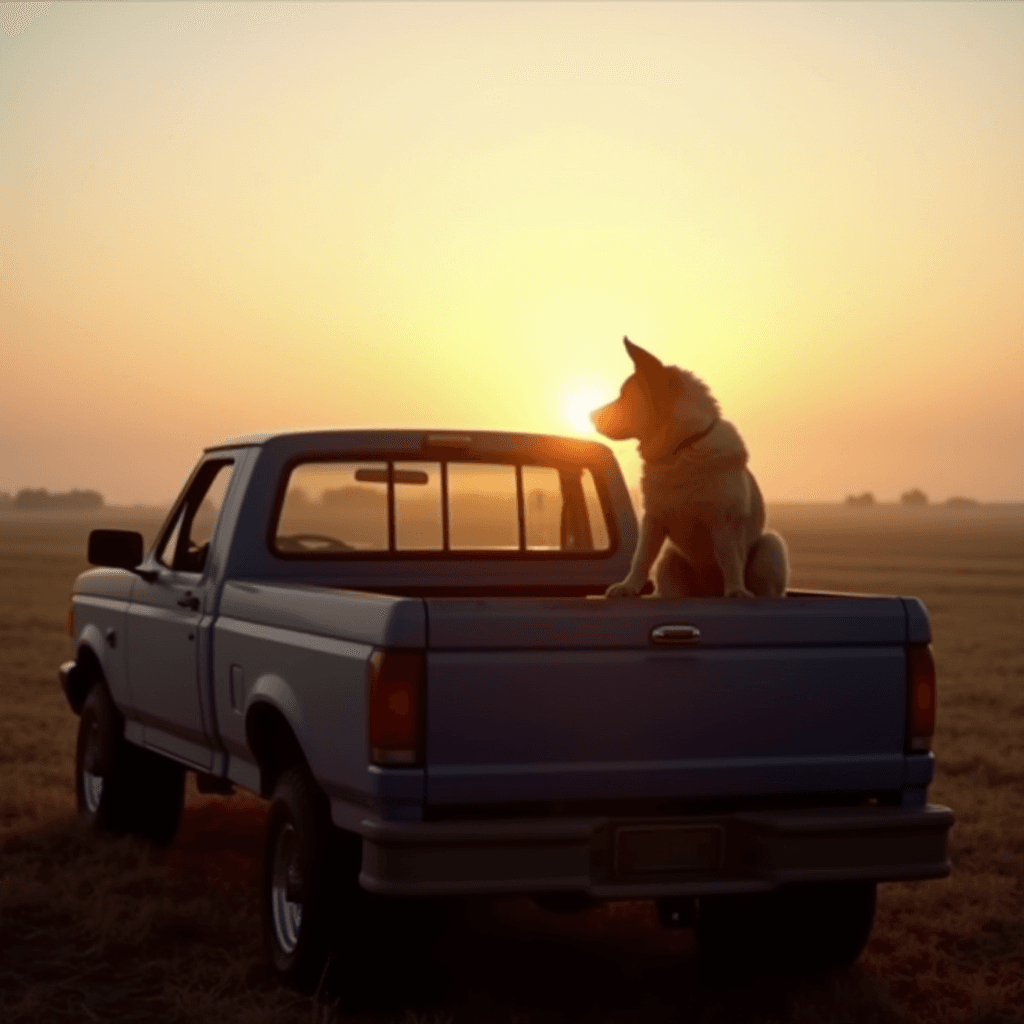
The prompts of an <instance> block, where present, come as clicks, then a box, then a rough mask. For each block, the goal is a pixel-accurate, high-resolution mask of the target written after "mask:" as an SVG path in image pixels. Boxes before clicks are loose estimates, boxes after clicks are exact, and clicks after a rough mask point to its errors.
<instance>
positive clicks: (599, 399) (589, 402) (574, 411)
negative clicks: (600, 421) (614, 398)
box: [562, 387, 611, 434]
mask: <svg viewBox="0 0 1024 1024" xmlns="http://www.w3.org/2000/svg"><path fill="white" fill-rule="evenodd" d="M610 400H611V399H610V398H609V397H608V396H607V395H606V394H605V393H604V392H603V391H600V390H599V389H598V388H596V387H580V388H577V389H576V390H575V391H573V392H572V393H571V394H570V395H569V397H568V398H567V399H566V401H565V404H564V405H563V406H562V416H563V418H564V419H565V421H566V422H567V423H568V424H569V426H571V427H572V429H573V430H574V431H575V432H576V433H577V434H593V433H594V425H593V424H592V423H591V422H590V413H592V412H593V411H594V410H595V409H599V408H600V407H601V406H602V405H607V404H608V402H609V401H610Z"/></svg>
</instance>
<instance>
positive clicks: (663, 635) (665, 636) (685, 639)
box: [651, 623, 700, 644]
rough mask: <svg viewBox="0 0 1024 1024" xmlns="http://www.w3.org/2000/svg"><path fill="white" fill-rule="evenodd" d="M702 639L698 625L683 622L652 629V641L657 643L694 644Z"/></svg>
mask: <svg viewBox="0 0 1024 1024" xmlns="http://www.w3.org/2000/svg"><path fill="white" fill-rule="evenodd" d="M699 639H700V630H699V629H698V628H697V627H696V626H686V625H683V624H682V623H677V624H672V625H666V626H655V627H654V629H652V630H651V643H655V644H692V643H695V642H696V641H697V640H699Z"/></svg>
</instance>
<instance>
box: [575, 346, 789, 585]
mask: <svg viewBox="0 0 1024 1024" xmlns="http://www.w3.org/2000/svg"><path fill="white" fill-rule="evenodd" d="M623 341H624V342H625V344H626V351H627V352H628V353H629V356H630V358H631V359H632V360H633V365H634V368H635V372H634V373H633V374H632V376H630V377H628V378H627V380H626V382H625V383H624V384H623V385H622V391H621V393H620V395H619V397H618V398H617V399H616V400H615V401H614V402H610V403H609V404H608V405H606V406H603V407H602V408H600V409H597V410H595V411H594V412H592V413H591V414H590V419H591V422H592V423H593V424H594V426H595V427H596V428H597V430H598V431H599V432H600V433H602V434H604V436H605V437H608V438H611V439H612V440H613V441H622V440H624V439H626V438H629V437H635V438H637V439H638V440H639V441H640V447H639V451H640V457H641V458H642V459H643V480H642V490H643V496H644V515H643V519H642V521H641V523H640V537H639V539H638V541H637V546H636V551H635V552H634V554H633V563H632V565H631V566H630V570H629V575H628V576H627V577H626V578H625V579H624V580H623V581H622V582H621V583H613V584H612V585H611V586H610V587H609V588H608V589H607V590H606V591H605V594H606V596H607V597H635V596H638V595H639V594H640V592H641V590H642V589H643V588H644V586H645V584H646V583H647V580H648V578H649V577H650V575H651V569H652V567H653V568H654V583H655V588H656V593H657V595H658V596H659V597H723V596H724V597H782V596H784V595H785V593H786V585H787V583H788V580H789V557H788V555H787V553H786V545H785V542H784V541H783V540H782V538H781V537H780V536H779V535H778V534H776V533H773V532H772V531H770V530H768V531H766V530H765V528H764V524H765V512H764V500H763V499H762V497H761V491H760V489H759V488H758V486H757V481H756V480H755V479H754V477H753V475H752V474H751V472H750V470H749V469H747V449H746V447H745V446H744V444H743V440H742V439H741V438H740V435H739V433H738V431H737V430H736V428H735V427H734V426H733V425H732V424H731V423H729V422H728V421H727V420H723V419H722V417H721V414H720V410H719V407H718V402H717V401H716V400H715V399H714V397H713V396H712V394H711V392H710V391H709V390H708V387H707V385H706V384H704V382H703V381H701V380H699V379H698V378H697V377H695V376H694V375H693V374H692V373H690V372H689V371H687V370H681V369H679V367H678V366H664V365H662V363H661V362H660V361H659V360H658V359H657V358H656V357H655V356H653V355H651V354H650V353H649V352H646V351H645V350H644V349H642V348H640V346H639V345H634V344H633V343H632V342H631V341H630V340H629V338H623ZM659 554H660V558H659ZM656 560H657V565H656V566H655V561H656Z"/></svg>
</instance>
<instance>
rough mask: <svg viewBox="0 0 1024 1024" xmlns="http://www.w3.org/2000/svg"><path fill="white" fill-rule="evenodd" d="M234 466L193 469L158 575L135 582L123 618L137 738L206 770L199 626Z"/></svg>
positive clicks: (209, 731) (159, 556) (213, 462)
mask: <svg viewBox="0 0 1024 1024" xmlns="http://www.w3.org/2000/svg"><path fill="white" fill-rule="evenodd" d="M232 468H233V461H232V460H230V459H223V458H221V459H210V460H208V461H207V462H204V463H203V464H202V465H201V466H200V467H199V469H198V470H197V471H196V473H195V474H194V476H193V478H192V480H191V482H190V484H189V486H188V487H187V488H186V490H185V493H184V495H183V496H182V498H181V499H180V500H179V502H178V505H177V506H176V508H175V510H174V513H173V514H172V516H171V517H170V518H169V519H168V521H167V524H166V525H165V527H164V529H163V531H162V533H161V535H160V538H159V539H158V541H157V546H156V551H155V555H156V558H155V563H154V568H155V569H156V571H157V577H156V579H154V580H153V581H151V582H147V581H145V580H140V581H139V584H138V586H137V587H136V589H135V593H134V595H133V600H132V604H131V607H130V609H129V615H128V640H127V645H128V672H129V677H130V679H131V681H132V688H133V689H132V692H133V695H134V697H135V704H136V707H137V709H138V713H139V718H140V719H141V721H142V724H143V742H144V743H145V745H146V746H147V747H152V748H154V749H157V750H161V751H164V752H166V753H169V754H173V755H175V756H176V757H178V758H180V759H183V760H186V761H189V762H190V763H192V764H194V765H196V766H197V767H200V768H207V769H208V768H210V767H211V766H212V764H213V749H212V748H213V728H212V723H210V722H208V721H205V718H207V717H208V714H204V710H205V707H204V701H203V697H202V690H201V687H202V682H203V681H202V673H201V671H200V665H199V652H200V650H201V649H202V648H201V645H200V626H201V623H202V620H203V618H204V615H207V616H208V615H209V611H210V609H209V608H208V607H206V605H207V603H208V602H210V601H211V599H212V594H211V593H210V591H211V590H212V580H211V578H210V577H211V575H212V573H210V572H209V569H210V565H209V564H208V562H209V560H208V559H207V554H208V552H209V548H210V541H211V540H212V538H213V533H214V530H215V529H216V526H217V521H218V519H219V518H220V511H221V508H222V506H223V503H224V497H225V495H226V494H227V488H228V483H229V481H230V478H231V473H232Z"/></svg>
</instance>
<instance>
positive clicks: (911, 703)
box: [907, 644, 935, 750]
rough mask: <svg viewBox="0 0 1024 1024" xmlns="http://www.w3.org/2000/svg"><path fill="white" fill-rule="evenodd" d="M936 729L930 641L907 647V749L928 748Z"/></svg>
mask: <svg viewBox="0 0 1024 1024" xmlns="http://www.w3.org/2000/svg"><path fill="white" fill-rule="evenodd" d="M934 732H935V661H934V659H933V658H932V648H931V644H911V645H910V646H909V647H908V648H907V749H908V750H930V749H931V745H932V733H934Z"/></svg>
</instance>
